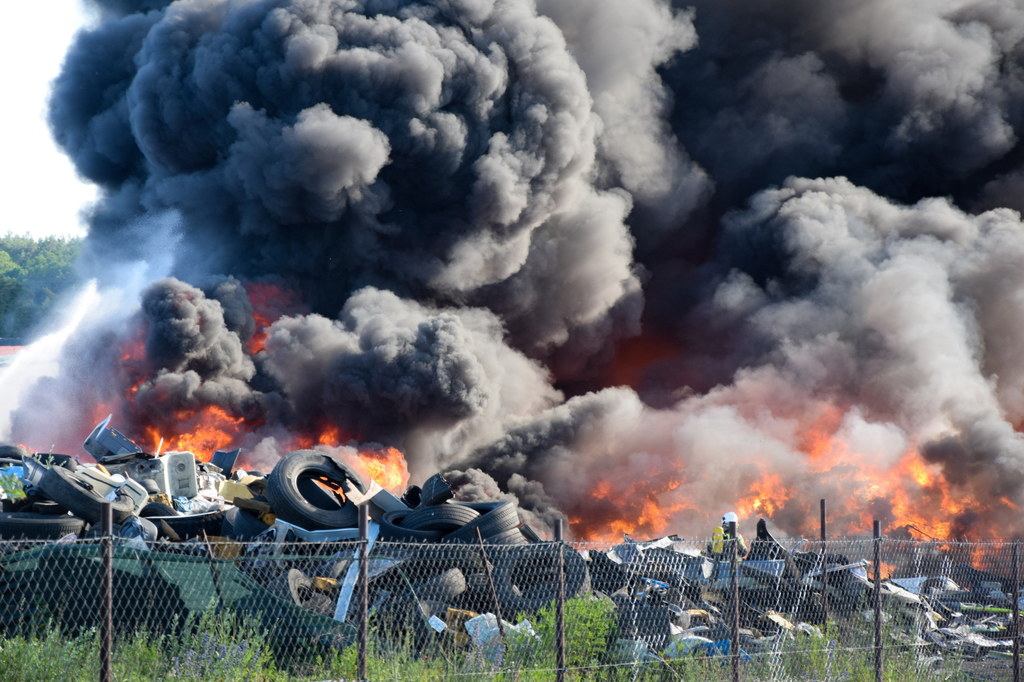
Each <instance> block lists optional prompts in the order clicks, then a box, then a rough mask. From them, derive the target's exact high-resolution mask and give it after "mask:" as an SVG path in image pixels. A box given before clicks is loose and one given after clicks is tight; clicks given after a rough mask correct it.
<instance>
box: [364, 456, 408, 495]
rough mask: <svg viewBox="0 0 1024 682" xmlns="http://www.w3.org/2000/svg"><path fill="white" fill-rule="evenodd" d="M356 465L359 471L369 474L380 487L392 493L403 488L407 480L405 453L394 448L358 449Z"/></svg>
mask: <svg viewBox="0 0 1024 682" xmlns="http://www.w3.org/2000/svg"><path fill="white" fill-rule="evenodd" d="M356 467H357V468H358V469H361V472H360V473H363V474H365V475H366V476H369V477H370V478H372V479H373V480H374V481H376V482H377V483H378V485H380V486H381V487H382V488H384V489H386V490H389V491H391V492H393V493H396V492H400V491H402V490H404V489H405V486H406V484H408V482H409V468H408V467H407V466H406V462H405V455H403V454H402V452H401V451H400V450H397V449H395V448H381V449H379V450H360V452H359V456H358V458H357V462H356Z"/></svg>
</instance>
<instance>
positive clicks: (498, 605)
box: [473, 526, 505, 642]
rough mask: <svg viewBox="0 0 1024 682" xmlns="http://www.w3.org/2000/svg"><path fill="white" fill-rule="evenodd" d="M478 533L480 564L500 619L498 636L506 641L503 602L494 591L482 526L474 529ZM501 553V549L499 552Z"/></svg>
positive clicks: (495, 614) (497, 616)
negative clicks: (502, 612) (502, 610)
mask: <svg viewBox="0 0 1024 682" xmlns="http://www.w3.org/2000/svg"><path fill="white" fill-rule="evenodd" d="M473 531H474V532H475V533H476V544H477V546H478V547H479V548H480V563H482V564H483V565H484V575H486V576H487V588H488V589H489V590H490V591H491V600H492V601H493V602H494V617H495V618H497V619H498V636H499V637H501V641H502V642H504V641H505V626H504V625H503V624H502V623H503V622H504V621H502V619H501V602H500V601H499V600H498V591H497V590H496V589H494V575H493V574H492V573H491V564H490V563H489V562H488V561H487V552H485V551H484V536H483V535H481V534H480V526H476V527H475V528H473ZM498 551H499V552H500V551H501V549H499V550H498Z"/></svg>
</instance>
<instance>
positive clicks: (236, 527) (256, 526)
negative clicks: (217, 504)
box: [220, 507, 270, 541]
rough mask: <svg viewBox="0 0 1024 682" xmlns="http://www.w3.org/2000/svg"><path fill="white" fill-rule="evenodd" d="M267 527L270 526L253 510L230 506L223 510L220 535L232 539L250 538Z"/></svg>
mask: <svg viewBox="0 0 1024 682" xmlns="http://www.w3.org/2000/svg"><path fill="white" fill-rule="evenodd" d="M267 528H270V526H268V525H267V524H265V523H263V521H261V520H260V518H259V517H258V516H256V514H254V513H253V512H251V511H249V510H247V509H240V508H238V507H231V508H229V509H226V510H225V511H224V521H223V522H222V523H221V529H220V535H222V536H223V537H226V538H231V539H232V540H243V541H245V540H252V539H254V538H255V537H256V536H257V535H259V534H260V533H262V532H263V531H265V530H266V529H267Z"/></svg>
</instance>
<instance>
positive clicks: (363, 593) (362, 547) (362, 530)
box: [356, 504, 370, 680]
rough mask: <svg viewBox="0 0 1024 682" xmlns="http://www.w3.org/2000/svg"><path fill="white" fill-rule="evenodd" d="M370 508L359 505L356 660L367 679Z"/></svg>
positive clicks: (359, 674)
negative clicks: (357, 640) (357, 642)
mask: <svg viewBox="0 0 1024 682" xmlns="http://www.w3.org/2000/svg"><path fill="white" fill-rule="evenodd" d="M368 516H369V509H368V507H367V505H365V504H364V505H360V506H359V635H358V637H359V650H358V658H357V661H356V666H357V672H356V675H357V677H358V678H359V679H360V680H366V679H367V677H366V647H367V638H368V637H367V636H368V630H369V628H368V623H367V618H368V613H367V611H368V609H367V607H368V605H369V594H370V593H369V582H370V552H369V545H370V538H369V526H370V524H369V518H368Z"/></svg>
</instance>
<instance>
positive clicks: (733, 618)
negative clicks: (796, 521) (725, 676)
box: [725, 521, 740, 682]
mask: <svg viewBox="0 0 1024 682" xmlns="http://www.w3.org/2000/svg"><path fill="white" fill-rule="evenodd" d="M726 526H727V527H726V529H725V532H726V533H728V534H729V573H730V577H729V588H730V590H729V591H730V593H731V594H732V608H731V609H730V612H729V621H730V624H731V626H732V642H731V644H730V645H729V654H730V655H731V658H732V661H731V662H732V679H733V682H738V681H739V679H740V567H739V544H740V541H739V538H738V537H737V535H736V522H735V521H730V522H729V523H728V524H726Z"/></svg>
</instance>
